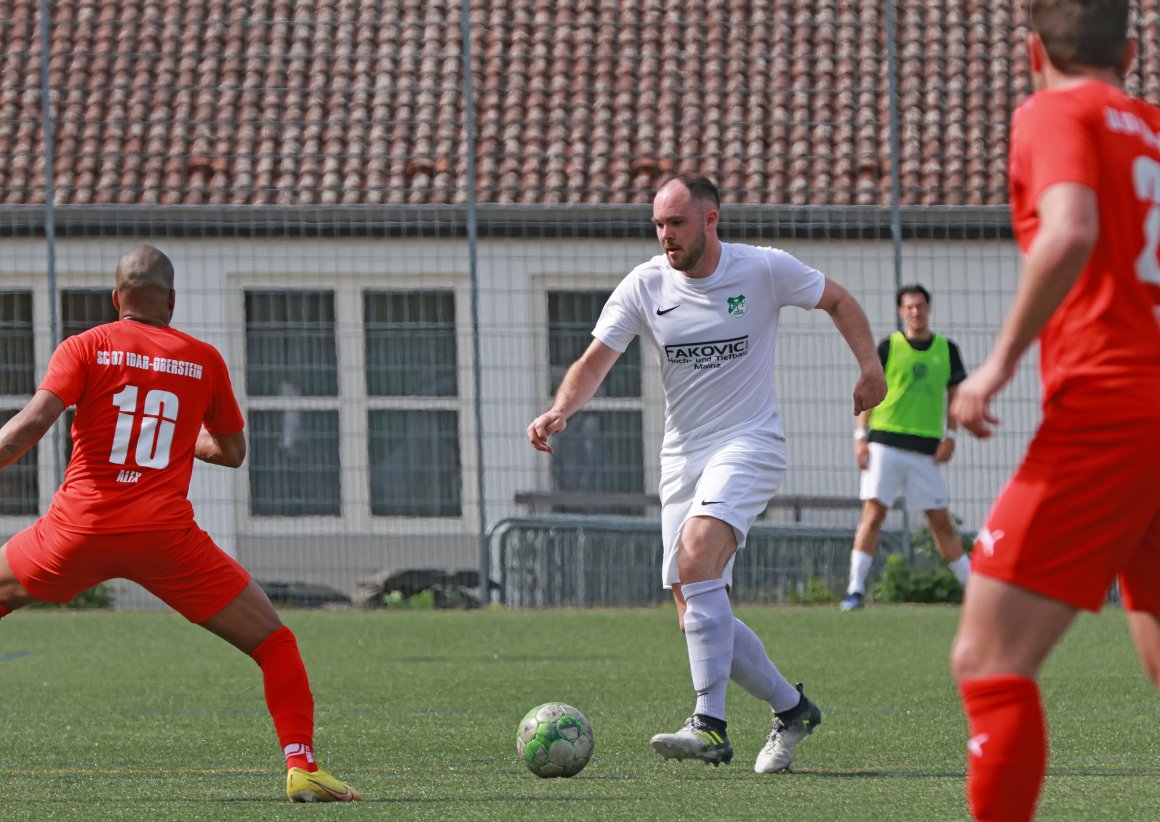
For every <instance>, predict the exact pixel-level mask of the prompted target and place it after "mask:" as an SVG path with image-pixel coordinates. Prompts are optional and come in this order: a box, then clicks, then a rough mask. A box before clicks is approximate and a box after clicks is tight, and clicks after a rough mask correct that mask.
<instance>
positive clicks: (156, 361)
mask: <svg viewBox="0 0 1160 822" xmlns="http://www.w3.org/2000/svg"><path fill="white" fill-rule="evenodd" d="M96 353H97V360H96V362H97V365H112V366H119V365H123V366H127V367H129V368H139V369H141V370H143V371H158V372H161V373H164V374H175V375H177V376H179V377H189V378H190V379H194V380H200V379H201V375H202V372H203V371H204V370H205V367H204V366H203V365H201V364H200V363H195V362H187V361H185V360H171V359H169V358H168V357H150V356H149V355H148V354H138V353H137V352H136V351H98V352H96Z"/></svg>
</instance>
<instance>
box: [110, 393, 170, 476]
mask: <svg viewBox="0 0 1160 822" xmlns="http://www.w3.org/2000/svg"><path fill="white" fill-rule="evenodd" d="M113 405H115V406H117V430H116V431H115V432H114V433H113V448H112V450H111V451H110V452H109V462H111V463H113V464H114V465H124V464H125V461H126V460H127V459H128V457H129V444H130V440H131V439H132V438H133V428H134V427H135V424H136V422H137V419H138V412H137V386H135V385H126V386H125V387H124V388H123V389H121V390H120V391H119V392H117V393H116V394H114V395H113ZM177 405H178V400H177V395H176V394H174V393H173V392H172V391H161V390H158V389H154V390H152V391H150V392H149V393H148V394H146V395H145V402H144V403H143V404H142V408H141V413H140V419H141V426H140V432H139V433H138V434H137V450H136V451H135V452H134V461H135V462H136V463H137V465H139V466H141V467H142V468H164V467H165V466H167V465H169V449H170V448H171V447H172V446H173V431H174V429H175V428H176V427H177Z"/></svg>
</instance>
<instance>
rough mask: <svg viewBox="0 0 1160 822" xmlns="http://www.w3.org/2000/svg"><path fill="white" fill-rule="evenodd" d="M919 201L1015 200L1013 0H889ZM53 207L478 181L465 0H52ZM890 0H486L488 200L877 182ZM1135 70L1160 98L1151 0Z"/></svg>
mask: <svg viewBox="0 0 1160 822" xmlns="http://www.w3.org/2000/svg"><path fill="white" fill-rule="evenodd" d="M38 5H39V4H37V3H32V2H28V0H0V204H8V205H29V204H36V203H42V202H43V200H44V186H45V179H44V169H45V157H44V151H43V128H42V117H43V114H42V108H41V94H40V87H41V77H40V70H41V65H40V64H41V47H40V37H41V34H40V27H39V23H38V21H37V18H36V13H37V8H38ZM1145 5H1150V4H1145ZM895 7H896V9H897V11H896V20H895V23H896V25H895V32H896V43H897V48H896V53H897V58H898V76H897V84H898V106H897V114H898V118H899V122H900V125H901V129H900V149H901V162H900V163H899V166H898V173H899V179H900V182H901V186H902V202H903V204H904V205H925V204H946V205H958V204H998V203H1003V202H1005V201H1006V186H1005V178H1004V170H1005V165H1006V135H1007V128H1008V122H1009V118H1010V114H1011V111H1012V108H1013V107H1014V105H1016V104H1017V102H1018V101H1019V100H1020V99H1022V98H1023V97H1024V96H1025V95H1026V94H1027V93H1028V91H1029V77H1028V72H1027V61H1026V58H1025V55H1024V50H1023V43H1022V41H1023V36H1024V33H1025V32H1024V30H1023V28H1022V21H1023V11H1022V6H1021V4H1018V5H1017V4H1016V2H1015V0H899V2H897V3H896V4H895ZM51 8H52V14H53V20H52V29H51V45H50V56H51V59H50V61H49V71H48V78H47V79H48V83H49V86H50V88H51V89H52V93H51V97H52V105H53V111H52V114H53V122H54V130H55V131H54V151H53V154H54V159H55V201H56V202H57V203H59V204H68V205H83V204H88V203H115V204H184V205H199V204H266V203H272V204H283V205H316V204H348V205H357V204H375V203H399V204H409V203H411V204H433V203H436V204H437V203H458V202H462V201H464V199H465V197H466V190H467V187H466V182H465V181H466V179H467V171H468V169H467V129H466V125H465V113H466V112H465V105H464V101H465V96H464V88H463V87H464V83H463V79H464V78H463V64H462V60H461V56H460V55H461V49H462V44H463V36H462V35H463V32H462V30H461V27H460V14H461V12H460V4H459V2H457V1H455V2H453V0H380V1H379V2H375V1H374V0H325V1H324V0H250V1H249V2H236V1H235V0H55V2H53V3H52V4H51ZM884 8H885V3H884V0H813V2H810V3H804V2H801V0H704V2H700V3H689V4H676V5H674V4H671V3H664V2H662V0H573V2H569V3H558V2H556V0H471V5H470V29H469V33H470V39H471V46H472V53H473V58H472V68H473V74H472V81H473V87H474V99H475V101H476V105H475V114H476V147H477V154H476V172H477V179H478V190H477V198H478V200H479V201H480V202H483V203H519V204H554V203H642V202H647V201H648V200H649V198H650V197H651V195H652V192H653V190H654V188H655V184H656V181H657V178H658V176H659V175H662V174H664V173H665V172H667V171H670V170H674V169H686V168H687V169H696V170H700V171H703V172H705V173H707V174H709V175H711V176H713V177H714V178H715V179H716V180H717V181H718V183H719V184H720V186H721V188H722V195H723V198H724V199H726V200H727V201H729V202H740V203H771V204H772V203H780V204H802V205H822V204H829V205H841V204H862V205H877V204H886V203H888V202H889V199H890V185H891V180H890V172H891V169H890V129H889V123H890V105H889V99H890V98H889V94H888V78H887V44H886V37H885V34H884V28H885V22H886V21H885V11H884ZM1137 28H1138V32H1137V33H1138V36H1139V37H1140V40H1141V46H1142V55H1141V59H1140V60H1139V61H1137V65H1136V69H1135V71H1134V74H1133V76H1132V78H1131V80H1130V83H1129V87H1130V88H1131V90H1133V91H1135V92H1137V93H1143V94H1144V95H1145V96H1146V97H1149V98H1150V99H1153V100H1157V99H1160V13H1158V12H1157V11H1155V10H1150V11H1146V12H1144V13H1142V14H1141V15H1139V16H1138V20H1137Z"/></svg>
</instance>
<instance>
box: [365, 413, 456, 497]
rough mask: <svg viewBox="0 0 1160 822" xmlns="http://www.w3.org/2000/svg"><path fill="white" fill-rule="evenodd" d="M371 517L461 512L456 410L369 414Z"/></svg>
mask: <svg viewBox="0 0 1160 822" xmlns="http://www.w3.org/2000/svg"><path fill="white" fill-rule="evenodd" d="M367 423H368V425H367V428H368V432H369V438H370V443H369V445H370V459H371V513H372V514H373V515H374V516H377V517H384V516H395V517H458V516H460V515H461V514H462V513H463V505H462V499H461V493H462V487H461V480H460V476H461V473H460V470H459V469H460V466H459V419H458V414H457V412H455V411H393V410H384V411H371V412H370V413H369V416H368V420H367Z"/></svg>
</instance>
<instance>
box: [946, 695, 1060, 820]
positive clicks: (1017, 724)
mask: <svg viewBox="0 0 1160 822" xmlns="http://www.w3.org/2000/svg"><path fill="white" fill-rule="evenodd" d="M959 692H960V693H961V694H962V698H963V709H964V710H965V711H966V714H967V722H968V725H969V727H970V735H971V738H970V741H969V742H968V743H967V801H968V803H969V804H970V809H971V814H972V815H973V816H974V817H975V819H978V820H988V822H989V821H990V820H994V821H995V822H1024V821H1025V820H1029V819H1032V818H1033V817H1034V816H1035V803H1036V802H1037V801H1038V799H1039V790H1040V788H1041V787H1043V777H1044V775H1045V774H1046V772H1047V726H1046V723H1045V721H1044V717H1043V705H1042V703H1041V702H1040V700H1039V686H1038V685H1036V684H1035V680H1033V679H1028V678H1027V677H1025V676H1016V675H1015V674H1003V675H1000V676H987V677H980V678H979V679H972V680H968V681H967V682H963V683H961V685H960V686H959Z"/></svg>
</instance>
